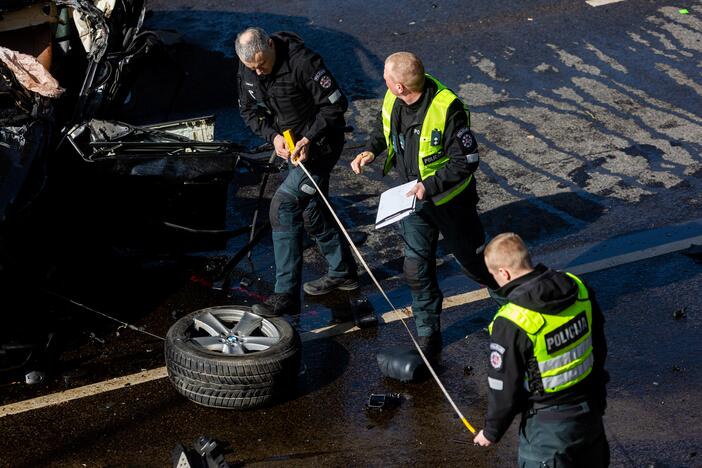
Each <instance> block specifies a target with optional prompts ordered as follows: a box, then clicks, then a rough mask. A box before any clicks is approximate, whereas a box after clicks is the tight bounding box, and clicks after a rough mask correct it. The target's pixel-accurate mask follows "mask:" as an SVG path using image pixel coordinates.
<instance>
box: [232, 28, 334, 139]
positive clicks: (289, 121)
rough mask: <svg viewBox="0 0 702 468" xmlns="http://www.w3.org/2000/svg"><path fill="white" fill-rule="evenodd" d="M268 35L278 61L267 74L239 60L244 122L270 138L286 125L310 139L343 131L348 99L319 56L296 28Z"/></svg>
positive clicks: (239, 81) (299, 134)
mask: <svg viewBox="0 0 702 468" xmlns="http://www.w3.org/2000/svg"><path fill="white" fill-rule="evenodd" d="M271 39H272V40H273V42H274V44H275V51H276V61H275V65H274V66H273V70H272V72H271V73H270V74H269V75H257V74H256V72H255V71H253V70H249V69H248V68H246V67H245V66H244V64H243V63H241V61H240V62H239V70H238V73H237V82H238V86H239V88H238V90H239V112H240V113H241V116H242V118H243V119H244V121H245V122H246V124H247V125H248V126H249V128H251V130H253V131H254V133H256V134H258V135H260V136H261V137H263V138H264V139H265V140H266V141H269V142H272V141H273V139H274V137H275V136H276V135H277V134H280V135H282V134H283V131H285V130H287V129H292V130H293V134H294V136H295V138H296V139H298V140H299V139H300V138H302V137H307V138H308V139H309V140H310V141H311V142H312V143H318V142H319V140H320V139H321V138H322V137H324V136H327V135H332V134H333V135H334V136H335V137H338V136H339V135H343V129H344V126H345V121H344V112H346V109H347V108H348V101H347V99H346V96H344V93H343V92H342V91H341V89H340V88H339V85H338V84H337V82H336V80H335V79H334V77H333V76H332V74H331V73H330V72H329V70H328V69H327V68H326V67H325V66H324V62H323V61H322V58H321V57H320V56H319V55H317V54H316V53H315V52H312V51H311V50H309V49H307V48H306V47H305V46H304V42H303V40H302V39H301V38H300V36H298V35H297V34H295V33H292V32H279V33H275V34H272V35H271Z"/></svg>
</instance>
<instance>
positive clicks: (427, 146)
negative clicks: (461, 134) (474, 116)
mask: <svg viewBox="0 0 702 468" xmlns="http://www.w3.org/2000/svg"><path fill="white" fill-rule="evenodd" d="M426 78H427V79H429V80H432V81H433V82H434V83H435V84H436V86H437V91H436V94H435V95H434V98H433V99H432V101H431V103H430V104H429V108H428V109H427V113H426V115H425V116H424V120H423V121H422V128H421V131H420V135H419V151H418V153H417V159H418V163H419V178H420V180H426V179H427V178H429V177H431V176H433V175H434V174H435V173H436V171H437V170H439V169H441V168H442V167H444V166H445V165H446V163H448V161H449V157H448V156H447V155H445V154H444V136H445V135H444V130H445V128H446V114H447V112H448V109H449V107H450V106H451V104H452V103H453V101H455V100H456V99H458V97H457V96H456V95H455V94H454V93H453V91H451V90H450V89H448V88H447V87H446V86H444V85H443V84H441V83H440V82H439V81H438V80H437V79H436V78H434V77H432V76H431V75H426ZM396 100H397V97H396V96H395V95H393V94H392V93H391V92H390V91H389V90H388V91H387V92H386V93H385V98H384V99H383V109H382V118H383V133H384V135H385V143H386V145H387V148H388V155H387V158H386V159H385V165H384V167H383V175H387V174H388V172H390V169H392V165H393V158H394V157H395V146H396V144H397V142H396V141H393V140H394V138H396V136H395V134H394V133H393V132H392V112H393V109H394V108H395V104H396V102H395V101H396ZM466 114H467V117H468V122H469V124H470V114H469V113H468V110H467V109H466ZM433 132H438V134H439V135H440V136H441V137H440V141H438V142H434V143H438V144H434V145H432V133H433ZM469 162H470V158H469ZM472 178H473V175H472V174H471V175H470V176H468V177H467V178H466V179H465V180H464V181H462V182H461V183H460V184H458V185H456V186H454V187H451V188H450V189H449V190H447V191H445V192H443V193H439V194H437V195H434V196H433V197H432V201H433V202H434V204H436V205H441V204H444V203H446V202H448V201H450V200H451V199H453V198H454V197H455V196H457V195H458V194H459V193H461V192H462V191H463V190H465V189H466V187H468V185H469V184H470V181H471V180H472Z"/></svg>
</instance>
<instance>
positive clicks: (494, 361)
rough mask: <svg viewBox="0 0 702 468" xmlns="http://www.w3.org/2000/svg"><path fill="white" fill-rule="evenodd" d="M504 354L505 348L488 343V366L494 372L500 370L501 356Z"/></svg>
mask: <svg viewBox="0 0 702 468" xmlns="http://www.w3.org/2000/svg"><path fill="white" fill-rule="evenodd" d="M504 353H505V348H503V347H502V346H500V345H498V344H497V343H490V365H491V366H492V368H493V369H495V370H502V362H503V359H502V356H503V355H504Z"/></svg>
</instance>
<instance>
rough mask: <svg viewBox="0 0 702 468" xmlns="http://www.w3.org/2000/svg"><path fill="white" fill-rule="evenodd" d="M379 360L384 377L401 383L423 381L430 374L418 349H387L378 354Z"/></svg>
mask: <svg viewBox="0 0 702 468" xmlns="http://www.w3.org/2000/svg"><path fill="white" fill-rule="evenodd" d="M377 360H378V366H379V367H380V372H382V374H383V375H384V376H386V377H390V378H391V379H396V380H399V381H401V382H412V381H418V380H422V379H424V378H426V376H427V374H428V371H427V366H426V365H425V364H424V361H422V357H421V356H420V355H419V352H417V349H416V348H392V349H386V350H384V351H381V352H379V353H378V355H377Z"/></svg>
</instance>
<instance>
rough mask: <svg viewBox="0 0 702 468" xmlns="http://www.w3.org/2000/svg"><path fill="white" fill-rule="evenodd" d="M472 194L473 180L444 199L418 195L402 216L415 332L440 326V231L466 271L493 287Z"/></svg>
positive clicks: (482, 234)
mask: <svg viewBox="0 0 702 468" xmlns="http://www.w3.org/2000/svg"><path fill="white" fill-rule="evenodd" d="M471 190H472V193H471ZM474 194H475V183H473V184H471V186H469V187H468V188H467V189H466V190H464V191H463V192H462V193H461V194H459V195H458V196H457V197H456V198H454V199H453V200H451V201H449V202H448V203H446V204H443V205H439V206H436V205H434V204H433V203H432V202H430V201H420V200H417V209H416V211H415V212H414V213H413V214H411V215H410V216H408V217H406V218H404V219H402V220H401V221H400V233H401V234H402V237H403V239H404V241H405V261H404V273H405V278H406V280H407V283H408V285H409V287H410V290H411V291H412V314H413V315H414V320H415V324H416V326H417V333H418V334H419V336H429V335H431V334H432V333H433V332H437V331H440V319H439V317H440V314H441V302H442V301H443V299H444V296H443V294H442V293H441V289H439V281H438V279H437V276H436V248H437V243H438V240H439V233H441V234H443V236H444V242H445V243H446V247H447V248H448V251H449V252H450V253H452V254H453V256H454V257H455V258H456V260H457V261H458V263H459V264H460V266H461V269H462V270H463V272H464V273H465V274H466V275H467V276H469V277H470V278H471V279H474V280H475V281H477V282H478V283H482V284H485V285H487V286H488V287H490V288H493V289H495V288H496V287H497V284H496V283H495V280H494V279H493V278H492V276H491V275H490V273H489V272H488V270H487V267H486V266H485V262H484V261H483V252H482V247H483V244H484V243H485V232H484V230H483V225H482V223H481V222H480V218H479V217H478V212H477V210H476V203H475V201H474V200H475V199H476V198H477V197H476V196H475V195H474Z"/></svg>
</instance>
